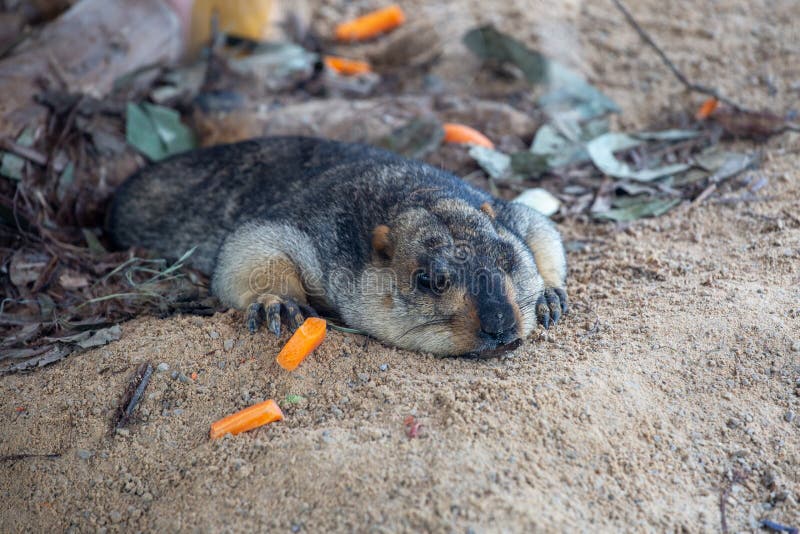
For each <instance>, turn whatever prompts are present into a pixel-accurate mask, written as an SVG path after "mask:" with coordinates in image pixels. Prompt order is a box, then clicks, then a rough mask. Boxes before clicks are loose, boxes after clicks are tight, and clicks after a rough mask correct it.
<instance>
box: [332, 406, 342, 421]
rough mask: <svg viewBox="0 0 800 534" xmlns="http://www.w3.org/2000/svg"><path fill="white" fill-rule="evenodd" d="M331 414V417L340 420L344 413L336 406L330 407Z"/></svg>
mask: <svg viewBox="0 0 800 534" xmlns="http://www.w3.org/2000/svg"><path fill="white" fill-rule="evenodd" d="M331 412H333V415H335V416H336V417H338V418H340V419H341V418H342V417H344V412H343V411H342V410H341V409H339V407H338V406H332V407H331Z"/></svg>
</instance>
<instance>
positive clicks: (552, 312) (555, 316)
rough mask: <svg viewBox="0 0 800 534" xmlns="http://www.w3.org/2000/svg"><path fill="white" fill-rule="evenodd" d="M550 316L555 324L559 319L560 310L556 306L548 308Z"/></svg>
mask: <svg viewBox="0 0 800 534" xmlns="http://www.w3.org/2000/svg"><path fill="white" fill-rule="evenodd" d="M550 318H551V319H552V320H553V324H554V325H555V324H556V323H557V322H558V320H559V319H561V311H560V310H559V309H558V308H556V309H554V310H550Z"/></svg>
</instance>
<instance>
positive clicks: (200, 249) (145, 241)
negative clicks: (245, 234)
mask: <svg viewBox="0 0 800 534" xmlns="http://www.w3.org/2000/svg"><path fill="white" fill-rule="evenodd" d="M395 160H396V158H395V156H393V155H392V154H390V153H388V152H385V151H383V150H379V149H374V148H371V147H368V146H365V145H354V144H345V143H338V142H335V141H328V140H323V139H314V138H306V137H271V138H264V139H254V140H251V141H245V142H240V143H235V144H232V145H220V146H216V147H211V148H207V149H203V150H196V151H193V152H190V153H185V154H180V155H177V156H175V157H173V158H170V159H168V160H166V161H162V162H159V163H157V164H154V165H150V166H148V167H145V168H144V169H142V170H140V171H139V172H138V173H136V174H134V175H133V176H131V178H129V179H128V180H127V181H126V182H125V183H124V184H123V185H122V186H121V187H120V189H119V190H118V192H117V194H116V195H115V198H114V201H113V203H112V206H111V209H110V214H109V222H108V226H109V230H110V233H111V235H112V237H113V239H114V241H115V244H116V245H117V246H118V247H122V248H124V247H130V246H141V247H144V248H147V249H149V250H152V251H153V252H155V253H157V254H159V255H162V256H164V257H170V258H175V257H179V256H181V255H182V254H183V253H184V252H185V251H186V250H188V249H190V248H191V247H193V246H197V249H196V251H195V253H194V254H193V255H192V258H190V263H192V264H193V265H194V266H196V267H198V268H199V269H201V270H203V271H205V272H211V270H212V268H213V264H214V258H215V255H216V253H217V250H218V248H219V245H220V244H221V242H222V240H223V239H224V238H225V236H226V235H227V234H228V233H230V232H231V231H232V230H234V229H235V228H236V225H237V222H238V221H240V220H241V219H242V217H243V216H245V215H246V214H254V213H262V212H264V211H265V209H268V208H269V206H271V205H273V204H277V203H279V202H282V201H285V200H286V199H288V198H297V197H300V196H303V194H304V192H306V191H308V190H309V189H311V188H314V185H315V181H316V180H317V179H318V178H319V177H320V176H321V175H322V174H324V173H326V172H328V171H330V170H331V169H332V168H335V167H344V169H342V171H343V172H342V174H343V175H346V174H347V172H346V168H347V167H348V166H357V165H359V164H364V163H365V162H369V164H380V162H384V161H385V162H390V161H395Z"/></svg>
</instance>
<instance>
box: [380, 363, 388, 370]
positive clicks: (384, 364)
mask: <svg viewBox="0 0 800 534" xmlns="http://www.w3.org/2000/svg"><path fill="white" fill-rule="evenodd" d="M379 369H380V370H381V371H388V370H389V364H388V363H382V364H381V366H380V367H379Z"/></svg>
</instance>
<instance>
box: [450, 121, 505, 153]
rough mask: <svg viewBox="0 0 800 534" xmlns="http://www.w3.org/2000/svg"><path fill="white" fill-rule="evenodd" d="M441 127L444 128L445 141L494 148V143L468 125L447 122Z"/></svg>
mask: <svg viewBox="0 0 800 534" xmlns="http://www.w3.org/2000/svg"><path fill="white" fill-rule="evenodd" d="M442 128H444V142H445V143H461V144H468V145H479V146H485V147H486V148H494V143H492V142H491V140H489V138H488V137H486V136H485V135H483V134H482V133H480V132H479V131H478V130H476V129H474V128H470V127H469V126H464V125H463V124H455V123H452V122H448V123H445V124H443V125H442Z"/></svg>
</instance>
